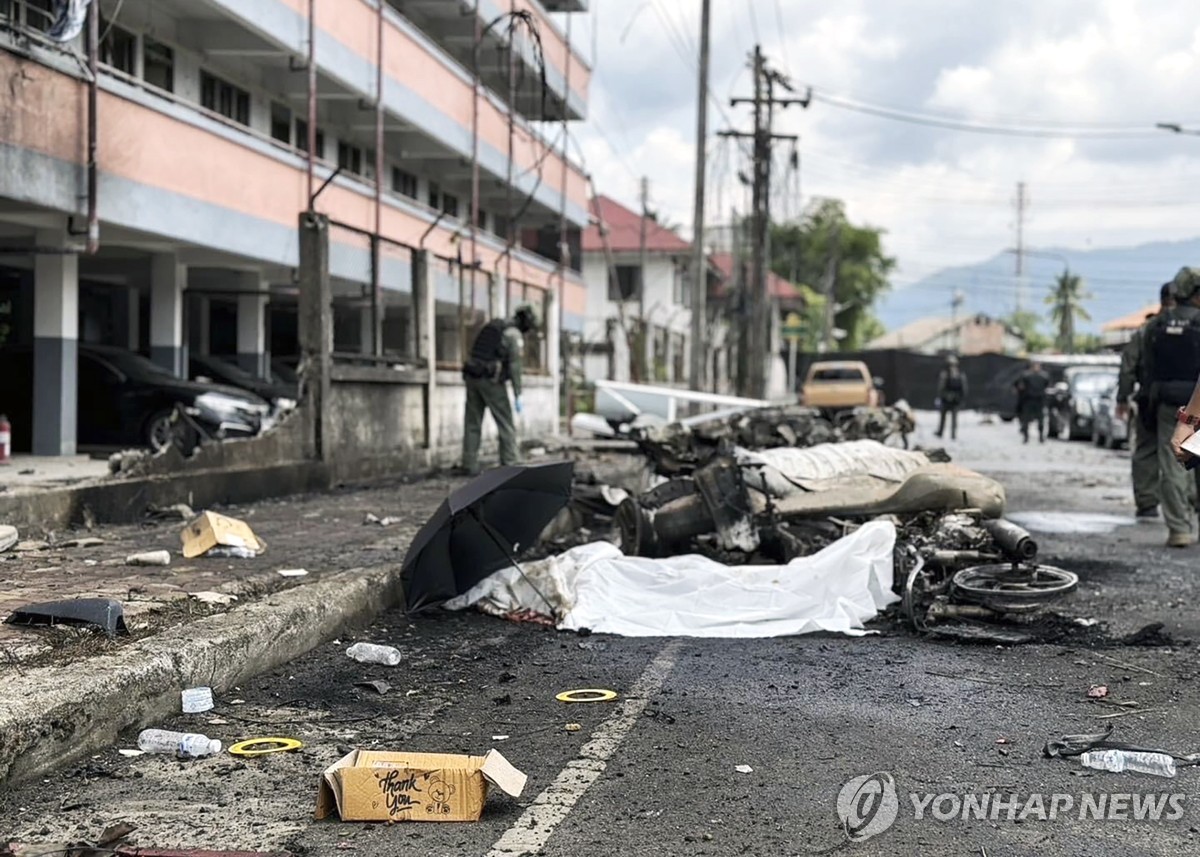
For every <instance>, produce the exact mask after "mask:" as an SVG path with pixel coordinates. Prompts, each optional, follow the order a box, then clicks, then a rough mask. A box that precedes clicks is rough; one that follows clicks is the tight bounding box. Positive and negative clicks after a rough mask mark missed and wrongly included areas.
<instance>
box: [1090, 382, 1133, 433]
mask: <svg viewBox="0 0 1200 857" xmlns="http://www.w3.org/2000/svg"><path fill="white" fill-rule="evenodd" d="M1129 419H1130V418H1129V417H1128V416H1127V417H1126V418H1125V419H1123V420H1122V419H1119V418H1118V417H1117V385H1116V384H1113V385H1112V386H1111V387H1109V388H1108V389H1107V390H1105V391H1104V394H1103V395H1102V396H1100V398H1099V400H1098V401H1097V402H1096V416H1095V418H1094V419H1093V420H1092V443H1094V444H1096V446H1107V447H1108V448H1109V449H1119V448H1120V447H1121V445H1122V444H1125V443H1128V442H1129Z"/></svg>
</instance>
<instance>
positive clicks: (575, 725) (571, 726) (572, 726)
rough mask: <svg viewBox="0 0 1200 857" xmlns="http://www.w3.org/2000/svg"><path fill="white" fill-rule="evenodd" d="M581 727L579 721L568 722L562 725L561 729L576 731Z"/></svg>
mask: <svg viewBox="0 0 1200 857" xmlns="http://www.w3.org/2000/svg"><path fill="white" fill-rule="evenodd" d="M582 728H583V724H581V723H568V724H567V725H566V726H564V727H563V729H565V730H566V731H567V732H578V731H579V730H580V729H582Z"/></svg>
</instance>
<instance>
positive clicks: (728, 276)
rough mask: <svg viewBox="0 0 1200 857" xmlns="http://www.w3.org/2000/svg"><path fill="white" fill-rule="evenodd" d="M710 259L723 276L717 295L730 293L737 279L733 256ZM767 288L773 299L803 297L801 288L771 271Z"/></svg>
mask: <svg viewBox="0 0 1200 857" xmlns="http://www.w3.org/2000/svg"><path fill="white" fill-rule="evenodd" d="M708 259H709V263H710V264H711V265H712V266H713V267H714V268H716V269H717V271H719V272H720V274H721V285H719V286H717V294H719V295H723V294H725V293H726V292H727V291H729V287H730V286H731V285H732V283H733V281H734V279H735V278H734V276H733V254H732V253H713V254H712V255H711V256H709V257H708ZM767 288H768V289H769V290H770V293H771V297H773V298H780V299H781V300H798V299H800V298H801V297H803V293H802V292H801V291H800V289H799V288H797V287H796V286H794V285H792V284H791V283H790V282H788V281H787V280H785V279H784V278H783V277H781V276H779V275H778V274H776V273H774V272H771V271H768V272H767Z"/></svg>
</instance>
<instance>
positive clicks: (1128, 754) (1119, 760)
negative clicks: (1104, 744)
mask: <svg viewBox="0 0 1200 857" xmlns="http://www.w3.org/2000/svg"><path fill="white" fill-rule="evenodd" d="M1079 761H1080V762H1082V763H1083V766H1084V767H1085V768H1095V769H1097V770H1101V771H1109V772H1111V773H1114V774H1119V773H1121V772H1123V771H1133V772H1134V773H1138V774H1152V775H1153V776H1156V777H1173V776H1175V760H1174V759H1173V758H1172V757H1171V756H1170V755H1169V754H1167V753H1147V752H1139V751H1137V750H1089V751H1088V752H1086V753H1084V754H1082V755H1081V756H1080V757H1079Z"/></svg>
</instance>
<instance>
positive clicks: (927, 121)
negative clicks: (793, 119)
mask: <svg viewBox="0 0 1200 857" xmlns="http://www.w3.org/2000/svg"><path fill="white" fill-rule="evenodd" d="M812 97H813V100H814V101H819V102H821V103H823V104H828V105H829V106H831V107H837V108H839V109H841V110H850V111H853V112H856V113H863V114H866V115H868V116H875V117H878V118H881V119H891V120H894V121H896V122H905V123H908V124H910V125H923V126H926V127H930V128H944V129H946V130H950V131H965V132H969V133H974V134H992V135H999V136H1004V137H1031V138H1041V139H1059V140H1061V139H1071V140H1078V139H1102V140H1136V139H1149V138H1152V137H1155V138H1157V137H1163V134H1162V131H1161V130H1159V129H1156V128H1155V127H1154V126H1153V125H1145V126H1140V125H1126V126H1120V127H1117V126H1114V127H1104V126H1098V125H1092V126H1085V125H1079V126H1070V125H1057V124H1051V123H1043V124H1033V123H1031V124H1028V125H1017V124H1013V125H1004V124H994V123H988V122H983V121H978V120H975V119H970V118H959V119H956V118H950V117H947V116H937V115H932V114H924V113H916V112H909V111H905V110H900V109H897V108H894V107H885V106H882V105H876V104H867V103H864V102H860V101H854V100H851V99H848V98H843V97H841V96H836V95H828V94H826V93H823V92H820V91H817V90H814V91H813V94H812Z"/></svg>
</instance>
